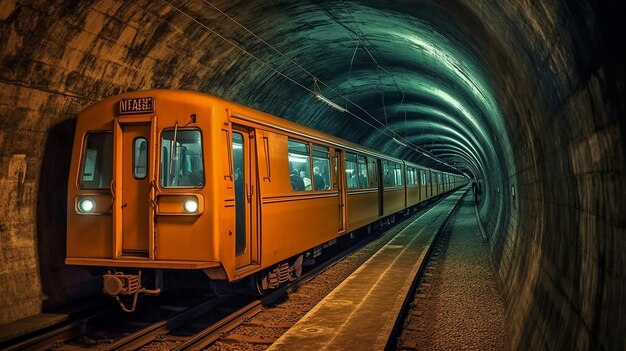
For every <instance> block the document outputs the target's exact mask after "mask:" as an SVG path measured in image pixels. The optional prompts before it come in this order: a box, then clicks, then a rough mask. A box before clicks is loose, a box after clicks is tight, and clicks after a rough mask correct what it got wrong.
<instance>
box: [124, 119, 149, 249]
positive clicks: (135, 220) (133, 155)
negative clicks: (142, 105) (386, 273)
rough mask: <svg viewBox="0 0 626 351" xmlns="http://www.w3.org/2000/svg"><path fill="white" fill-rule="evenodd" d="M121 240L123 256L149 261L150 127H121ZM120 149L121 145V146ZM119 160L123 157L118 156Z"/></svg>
mask: <svg viewBox="0 0 626 351" xmlns="http://www.w3.org/2000/svg"><path fill="white" fill-rule="evenodd" d="M120 127H121V132H122V134H121V139H122V143H121V147H122V152H121V159H122V161H121V164H120V163H118V166H121V172H119V170H118V172H117V174H119V175H121V182H118V184H117V185H116V186H121V191H120V192H119V194H120V195H121V201H120V202H119V204H120V207H121V212H119V213H121V229H122V233H121V239H122V255H123V256H137V257H149V256H150V255H149V244H150V198H149V195H150V177H149V167H148V165H149V164H150V163H149V162H148V160H149V159H150V157H152V155H149V154H148V150H149V147H148V146H149V145H150V125H149V124H121V125H120ZM118 145H119V144H118ZM117 156H118V157H119V156H120V154H119V153H118V154H117Z"/></svg>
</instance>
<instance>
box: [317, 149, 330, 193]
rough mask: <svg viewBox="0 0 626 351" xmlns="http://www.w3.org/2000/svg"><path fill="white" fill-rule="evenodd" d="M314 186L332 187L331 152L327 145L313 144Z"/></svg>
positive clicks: (319, 188)
mask: <svg viewBox="0 0 626 351" xmlns="http://www.w3.org/2000/svg"><path fill="white" fill-rule="evenodd" d="M313 187H314V189H315V190H328V189H330V152H329V150H328V148H327V147H325V146H321V145H313Z"/></svg>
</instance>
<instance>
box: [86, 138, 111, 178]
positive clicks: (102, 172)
mask: <svg viewBox="0 0 626 351" xmlns="http://www.w3.org/2000/svg"><path fill="white" fill-rule="evenodd" d="M81 159H82V161H81V162H82V163H81V167H80V175H79V176H78V187H79V188H81V189H108V188H109V186H110V184H111V176H112V174H113V134H112V133H110V132H95V133H88V134H87V136H86V137H85V147H84V149H83V154H82V156H81Z"/></svg>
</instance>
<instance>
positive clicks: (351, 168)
mask: <svg viewBox="0 0 626 351" xmlns="http://www.w3.org/2000/svg"><path fill="white" fill-rule="evenodd" d="M357 171H358V170H357V167H356V155H355V154H351V153H348V152H346V182H347V183H348V189H358V188H359V181H358V176H357Z"/></svg>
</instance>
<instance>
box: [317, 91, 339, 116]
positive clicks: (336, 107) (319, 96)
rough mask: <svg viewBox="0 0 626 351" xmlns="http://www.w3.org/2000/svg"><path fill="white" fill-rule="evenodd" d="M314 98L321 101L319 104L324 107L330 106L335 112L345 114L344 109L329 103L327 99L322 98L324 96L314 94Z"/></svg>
mask: <svg viewBox="0 0 626 351" xmlns="http://www.w3.org/2000/svg"><path fill="white" fill-rule="evenodd" d="M315 97H316V98H317V99H318V100H319V101H321V102H323V103H325V104H326V105H328V106H330V107H332V108H334V109H335V110H337V111H339V112H346V109H345V108H343V107H341V106H339V105H337V104H336V103H334V102H332V101H330V100H329V99H328V98H327V97H325V96H324V95H322V94H319V93H316V94H315Z"/></svg>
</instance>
